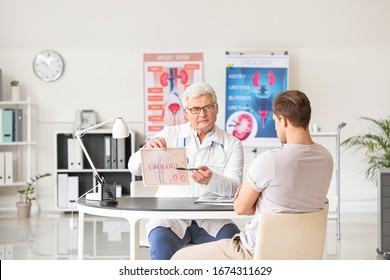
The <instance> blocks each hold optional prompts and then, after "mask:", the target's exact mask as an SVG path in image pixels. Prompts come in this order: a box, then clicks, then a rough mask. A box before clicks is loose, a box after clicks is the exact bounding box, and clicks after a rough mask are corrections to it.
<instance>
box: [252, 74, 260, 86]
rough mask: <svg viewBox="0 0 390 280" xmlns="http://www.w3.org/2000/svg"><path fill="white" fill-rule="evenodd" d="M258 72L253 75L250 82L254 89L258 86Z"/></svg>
mask: <svg viewBox="0 0 390 280" xmlns="http://www.w3.org/2000/svg"><path fill="white" fill-rule="evenodd" d="M259 82H260V72H258V71H257V72H256V73H255V74H254V75H253V80H252V83H253V85H254V86H255V87H259V86H260V83H259Z"/></svg>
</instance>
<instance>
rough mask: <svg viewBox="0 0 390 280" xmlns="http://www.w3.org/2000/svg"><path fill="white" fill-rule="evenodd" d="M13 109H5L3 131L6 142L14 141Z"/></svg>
mask: <svg viewBox="0 0 390 280" xmlns="http://www.w3.org/2000/svg"><path fill="white" fill-rule="evenodd" d="M12 135H13V111H12V109H3V132H2V138H3V142H4V143H8V142H12V139H13V136H12Z"/></svg>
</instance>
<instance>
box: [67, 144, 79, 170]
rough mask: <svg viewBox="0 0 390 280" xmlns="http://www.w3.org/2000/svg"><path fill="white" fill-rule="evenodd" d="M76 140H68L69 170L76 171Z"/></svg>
mask: <svg viewBox="0 0 390 280" xmlns="http://www.w3.org/2000/svg"><path fill="white" fill-rule="evenodd" d="M76 141H77V140H76V139H74V138H68V169H76V145H77V144H78V143H76Z"/></svg>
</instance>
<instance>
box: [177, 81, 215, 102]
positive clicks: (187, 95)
mask: <svg viewBox="0 0 390 280" xmlns="http://www.w3.org/2000/svg"><path fill="white" fill-rule="evenodd" d="M206 94H209V95H211V97H212V98H213V102H215V103H217V95H216V94H215V91H214V89H213V88H212V87H211V86H210V85H209V84H207V83H203V82H202V83H195V84H192V85H190V86H189V87H188V88H186V89H185V90H184V92H183V97H182V103H183V106H184V108H187V105H188V100H189V99H192V98H197V97H200V96H202V95H206Z"/></svg>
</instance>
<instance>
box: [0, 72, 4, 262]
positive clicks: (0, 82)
mask: <svg viewBox="0 0 390 280" xmlns="http://www.w3.org/2000/svg"><path fill="white" fill-rule="evenodd" d="M0 101H3V74H2V71H1V69H0ZM0 131H1V130H0ZM0 260H4V259H1V258H0Z"/></svg>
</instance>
